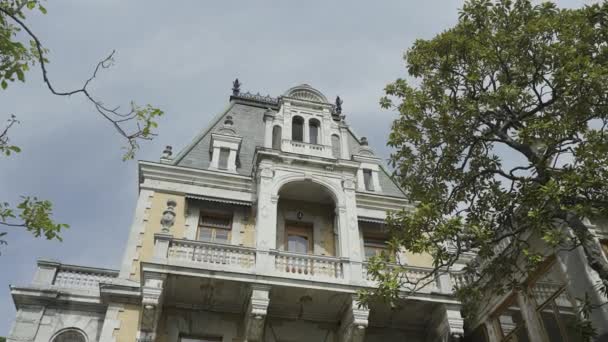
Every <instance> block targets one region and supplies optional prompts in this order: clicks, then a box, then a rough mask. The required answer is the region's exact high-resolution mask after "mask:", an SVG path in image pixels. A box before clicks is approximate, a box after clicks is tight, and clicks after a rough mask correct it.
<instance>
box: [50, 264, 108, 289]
mask: <svg viewBox="0 0 608 342" xmlns="http://www.w3.org/2000/svg"><path fill="white" fill-rule="evenodd" d="M116 277H117V275H116V274H113V273H106V272H103V273H102V272H94V271H93V272H91V271H86V270H79V269H72V268H60V269H58V270H57V275H56V276H55V281H53V285H54V286H56V287H61V288H70V289H98V288H99V283H111V282H112V280H113V279H116Z"/></svg>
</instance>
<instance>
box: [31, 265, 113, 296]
mask: <svg viewBox="0 0 608 342" xmlns="http://www.w3.org/2000/svg"><path fill="white" fill-rule="evenodd" d="M116 278H118V271H115V270H108V269H103V268H93V267H82V266H74V265H65V264H61V263H58V262H54V261H48V260H39V261H38V270H37V272H36V276H35V278H34V284H38V285H47V286H48V285H50V286H51V287H53V288H57V289H69V290H82V291H94V292H96V291H99V284H101V283H105V284H111V283H112V282H114V281H115V280H116Z"/></svg>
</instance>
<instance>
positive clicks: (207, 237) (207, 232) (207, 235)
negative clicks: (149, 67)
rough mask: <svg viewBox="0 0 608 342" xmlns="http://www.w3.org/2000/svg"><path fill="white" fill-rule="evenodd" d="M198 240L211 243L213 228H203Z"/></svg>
mask: <svg viewBox="0 0 608 342" xmlns="http://www.w3.org/2000/svg"><path fill="white" fill-rule="evenodd" d="M198 239H199V240H202V241H211V240H212V230H211V228H205V227H201V228H200V229H199V233H198Z"/></svg>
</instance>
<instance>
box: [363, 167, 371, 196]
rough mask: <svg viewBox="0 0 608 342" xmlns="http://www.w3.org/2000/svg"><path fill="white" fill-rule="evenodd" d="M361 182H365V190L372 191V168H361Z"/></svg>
mask: <svg viewBox="0 0 608 342" xmlns="http://www.w3.org/2000/svg"><path fill="white" fill-rule="evenodd" d="M363 182H364V183H365V190H367V191H374V183H373V182H372V170H369V169H363Z"/></svg>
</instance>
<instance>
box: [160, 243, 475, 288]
mask: <svg viewBox="0 0 608 342" xmlns="http://www.w3.org/2000/svg"><path fill="white" fill-rule="evenodd" d="M156 245H157V246H156V252H155V253H156V254H155V255H156V257H155V258H156V260H157V261H158V262H163V263H164V262H166V263H168V264H169V265H172V266H178V267H179V266H182V265H183V266H185V267H194V268H199V269H207V270H212V271H228V272H237V273H245V274H255V275H257V276H271V277H280V278H286V279H294V280H297V279H303V280H308V281H318V282H326V283H335V284H351V285H354V286H376V285H377V284H376V282H375V281H374V280H373V279H371V276H370V275H369V274H368V271H367V267H368V266H367V263H365V262H363V263H361V262H353V261H350V260H349V259H347V258H340V257H333V256H322V255H309V254H300V253H292V252H286V251H279V250H270V251H268V250H266V251H263V250H257V249H255V248H251V247H243V246H236V245H228V244H220V243H212V242H203V241H192V240H182V239H175V238H172V237H171V236H167V235H163V234H157V235H156ZM162 246H164V247H162ZM404 270H405V277H406V278H407V280H408V282H409V283H418V286H417V287H418V288H417V289H416V291H417V292H420V293H432V292H441V293H450V292H452V290H453V286H454V285H460V284H464V283H465V282H466V279H465V278H464V275H463V274H461V272H455V273H453V272H450V273H449V274H445V275H441V276H435V275H432V269H430V268H423V267H413V266H405V267H404ZM404 290H407V289H405V288H404Z"/></svg>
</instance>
